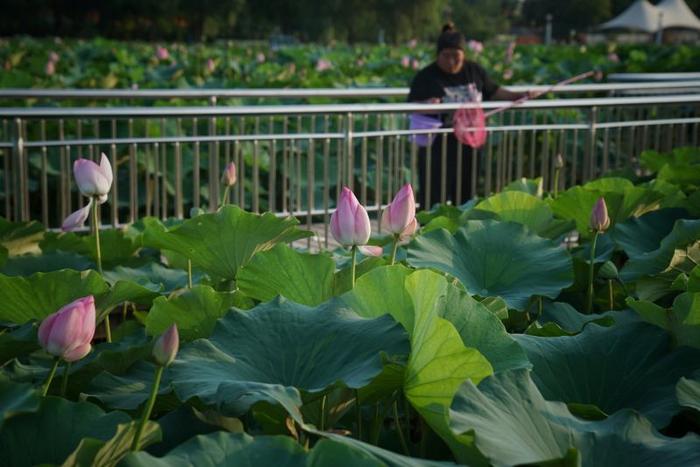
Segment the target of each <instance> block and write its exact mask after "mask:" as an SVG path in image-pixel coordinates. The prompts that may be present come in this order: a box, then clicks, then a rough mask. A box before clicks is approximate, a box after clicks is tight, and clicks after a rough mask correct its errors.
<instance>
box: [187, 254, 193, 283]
mask: <svg viewBox="0 0 700 467" xmlns="http://www.w3.org/2000/svg"><path fill="white" fill-rule="evenodd" d="M187 286H188V287H189V288H190V289H191V288H192V260H191V259H188V260H187Z"/></svg>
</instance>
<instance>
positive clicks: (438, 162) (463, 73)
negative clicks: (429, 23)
mask: <svg viewBox="0 0 700 467" xmlns="http://www.w3.org/2000/svg"><path fill="white" fill-rule="evenodd" d="M464 43H465V41H464V36H463V35H462V34H461V33H460V32H459V31H457V30H456V29H455V27H454V24H452V23H448V24H446V25H445V26H443V28H442V34H440V37H439V38H438V41H437V58H436V60H435V61H434V62H432V63H431V64H430V65H428V66H426V67H425V68H423V69H421V70H420V71H418V73H417V74H416V75H415V77H414V78H413V81H412V82H411V88H410V92H409V95H408V100H409V101H410V102H422V103H428V104H437V103H440V102H468V101H470V100H471V99H473V98H474V89H476V91H478V93H480V94H481V97H482V98H483V99H484V100H510V101H513V100H517V99H520V98H522V97H525V96H529V95H530V94H529V92H513V91H509V90H508V89H506V88H504V87H502V86H499V85H498V84H497V83H496V82H495V81H493V80H492V79H491V78H490V77H489V75H488V73H487V72H486V70H484V68H483V67H481V66H480V65H479V64H477V63H476V62H473V61H471V60H467V59H466V58H465V55H464ZM433 117H435V115H433ZM440 118H441V120H442V127H443V128H448V127H451V126H452V112H450V113H447V114H441V115H440ZM445 145H446V155H447V158H446V171H445V172H446V179H445V186H444V189H445V194H446V200H449V201H452V202H453V203H455V204H457V205H460V204H463V203H464V202H466V201H467V200H468V199H469V198H470V197H471V159H470V156H471V155H472V152H473V151H472V148H470V147H467V146H462V145H460V144H459V142H458V141H457V139H456V138H455V136H454V134H453V133H449V134H448V135H447V138H443V135H441V134H437V135H435V137H434V138H433V141H432V144H431V147H430V154H431V156H430V158H428V157H427V153H428V148H420V151H419V156H418V157H419V160H418V178H419V190H418V196H417V199H418V201H419V202H420V203H421V204H422V205H423V206H424V207H425V208H426V209H428V208H430V204H431V203H435V202H440V201H442V199H441V195H442V190H443V186H442V184H441V179H442V169H443V167H442V152H443V147H444V146H445ZM460 157H461V158H462V163H461V170H460V172H461V177H458V176H457V171H458V168H459V166H460V165H459V164H458V158H460ZM428 164H429V165H430V171H428ZM428 172H430V187H429V189H426V187H427V186H428ZM458 179H459V180H460V187H459V189H458V187H457V182H458Z"/></svg>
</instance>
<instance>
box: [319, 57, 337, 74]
mask: <svg viewBox="0 0 700 467" xmlns="http://www.w3.org/2000/svg"><path fill="white" fill-rule="evenodd" d="M331 68H333V64H332V63H331V62H329V61H328V60H324V59H322V58H321V59H319V60H318V62H316V71H326V70H330V69H331Z"/></svg>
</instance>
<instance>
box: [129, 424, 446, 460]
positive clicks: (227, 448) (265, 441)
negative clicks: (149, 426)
mask: <svg viewBox="0 0 700 467" xmlns="http://www.w3.org/2000/svg"><path fill="white" fill-rule="evenodd" d="M319 434H321V435H323V434H324V433H319ZM329 436H331V437H332V438H331V439H322V440H320V441H319V442H318V443H316V444H315V445H314V447H313V449H311V450H308V451H305V450H304V448H303V447H302V446H301V445H300V444H299V443H297V442H296V441H294V439H292V438H290V437H289V436H256V437H255V438H253V437H251V436H250V435H248V434H246V433H224V432H217V433H211V434H208V435H200V436H196V437H194V438H192V439H190V440H189V441H187V442H186V443H183V444H182V445H180V446H178V447H176V448H175V449H173V450H172V451H170V452H169V453H168V454H166V455H165V456H163V457H160V458H158V457H155V456H153V455H151V454H148V453H145V452H139V453H132V454H130V455H129V456H127V457H126V458H125V459H124V461H123V462H122V463H121V464H120V465H121V466H123V467H141V466H148V467H166V466H167V467H180V466H181V467H185V466H192V465H196V466H198V467H199V466H201V467H224V466H230V465H236V466H241V467H245V466H250V467H258V466H268V465H269V466H273V465H274V466H275V467H277V466H280V467H322V466H338V467H364V466H368V467H382V466H406V467H409V466H410V467H421V466H426V467H427V466H437V465H449V464H441V463H437V462H431V461H423V460H419V459H413V458H410V457H405V456H401V455H398V454H395V453H393V452H391V451H386V450H384V449H381V448H378V447H376V446H372V445H368V444H365V443H362V442H361V441H356V440H351V439H349V438H348V439H346V438H345V437H341V436H335V435H329ZM353 441H356V442H353Z"/></svg>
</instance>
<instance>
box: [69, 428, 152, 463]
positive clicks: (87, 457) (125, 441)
mask: <svg viewBox="0 0 700 467" xmlns="http://www.w3.org/2000/svg"><path fill="white" fill-rule="evenodd" d="M139 423H140V421H133V422H129V423H122V424H120V425H118V426H117V431H116V433H115V434H114V436H112V437H111V438H110V439H108V440H106V441H102V440H99V439H95V438H92V437H89V438H83V439H82V440H81V441H80V444H79V445H78V447H77V448H76V449H75V451H73V452H72V453H71V454H70V455H69V456H68V458H67V459H66V460H65V461H64V462H63V464H62V465H61V467H88V466H91V467H116V465H117V464H119V461H121V460H122V459H123V458H124V456H126V455H127V454H128V453H129V452H131V443H132V442H133V440H134V436H135V435H136V430H137V426H138V424H139ZM139 439H140V443H141V448H142V449H143V448H145V447H147V446H149V445H151V444H153V443H155V442H158V441H160V439H161V432H160V427H159V426H158V424H157V423H155V422H151V421H148V422H146V424H145V425H144V427H143V430H142V431H141V435H140V438H139Z"/></svg>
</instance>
